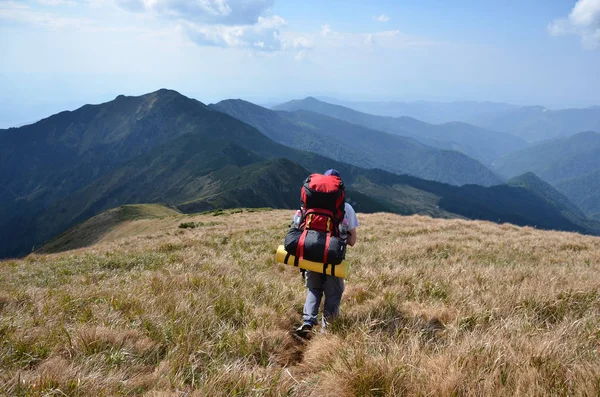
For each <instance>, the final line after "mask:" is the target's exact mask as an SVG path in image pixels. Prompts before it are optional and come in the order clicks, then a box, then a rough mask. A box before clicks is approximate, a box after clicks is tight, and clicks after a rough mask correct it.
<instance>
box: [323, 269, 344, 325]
mask: <svg viewBox="0 0 600 397" xmlns="http://www.w3.org/2000/svg"><path fill="white" fill-rule="evenodd" d="M324 290H325V305H324V307H323V327H326V326H327V322H329V321H331V320H333V319H334V318H335V317H337V315H338V314H339V312H340V303H341V302H342V294H343V293H344V279H343V278H341V277H333V276H327V278H326V279H325V285H324Z"/></svg>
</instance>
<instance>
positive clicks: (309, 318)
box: [296, 169, 358, 335]
mask: <svg viewBox="0 0 600 397" xmlns="http://www.w3.org/2000/svg"><path fill="white" fill-rule="evenodd" d="M323 175H326V176H329V175H333V176H337V177H338V178H340V179H341V177H340V173H339V172H338V171H336V170H335V169H330V170H327V171H325V173H324V174H323ZM344 209H345V215H344V219H343V220H342V222H340V225H339V227H340V238H342V239H344V240H346V243H347V244H348V245H350V246H354V244H356V237H357V236H356V228H357V226H358V219H357V218H356V212H354V208H352V206H351V205H350V204H348V203H345V204H344ZM306 288H308V291H307V294H306V302H305V303H304V311H303V315H302V320H303V323H302V325H301V326H300V327H299V328H298V329H297V330H296V333H297V334H299V335H306V334H308V333H309V332H310V331H311V330H312V328H313V327H314V326H315V325H317V324H318V320H317V316H318V314H319V306H320V305H321V299H322V297H323V294H325V304H324V307H323V318H322V323H321V324H322V325H321V327H322V329H325V328H326V326H327V323H328V322H329V321H331V320H332V319H333V318H335V317H336V316H337V315H338V313H339V309H340V302H341V300H342V293H343V292H344V279H343V278H341V277H334V276H331V275H325V274H321V273H316V272H311V271H308V270H307V271H306Z"/></svg>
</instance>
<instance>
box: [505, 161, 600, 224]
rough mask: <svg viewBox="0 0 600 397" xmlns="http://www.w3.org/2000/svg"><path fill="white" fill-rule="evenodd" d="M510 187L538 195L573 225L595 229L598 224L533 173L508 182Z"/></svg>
mask: <svg viewBox="0 0 600 397" xmlns="http://www.w3.org/2000/svg"><path fill="white" fill-rule="evenodd" d="M507 184H508V185H509V186H517V187H522V188H525V189H526V190H529V191H531V192H533V193H534V194H536V195H537V196H538V197H540V198H542V199H545V200H546V202H548V203H549V204H551V205H553V206H554V207H555V208H556V211H557V212H559V213H560V214H561V215H563V216H564V217H565V218H567V219H569V220H571V221H572V222H573V223H576V224H580V225H588V226H591V227H595V225H597V223H596V222H595V221H590V220H588V219H587V217H586V214H585V213H584V211H582V210H581V209H580V208H579V207H578V206H577V205H576V203H574V202H572V201H571V200H569V199H568V198H567V197H566V196H565V195H563V194H562V193H560V191H559V190H557V189H555V188H554V187H552V185H550V184H549V183H547V182H545V181H543V180H542V179H540V178H539V177H538V176H537V175H535V174H534V173H532V172H528V173H525V174H523V175H520V176H517V177H515V178H513V179H511V180H509V181H508V182H507Z"/></svg>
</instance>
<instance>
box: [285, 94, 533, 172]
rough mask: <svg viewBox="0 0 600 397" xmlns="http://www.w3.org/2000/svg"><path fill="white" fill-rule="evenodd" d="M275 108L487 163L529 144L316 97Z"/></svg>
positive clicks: (475, 129)
mask: <svg viewBox="0 0 600 397" xmlns="http://www.w3.org/2000/svg"><path fill="white" fill-rule="evenodd" d="M274 110H285V111H298V110H305V111H311V112H316V113H321V114H325V115H327V116H330V117H335V118H338V119H341V120H344V121H347V122H349V123H353V124H358V125H362V126H364V127H367V128H370V129H374V130H378V131H384V132H388V133H391V134H396V135H400V136H406V137H412V138H415V139H417V140H419V141H420V142H422V143H425V144H427V145H430V146H434V147H437V148H440V149H446V150H448V149H450V150H456V151H459V152H462V153H464V154H466V155H468V156H470V157H473V158H475V159H477V160H479V161H481V162H483V163H484V164H491V163H492V162H493V160H494V159H495V158H497V157H500V156H502V155H505V154H507V153H510V152H512V151H514V150H517V149H521V148H523V147H525V146H526V143H525V141H523V140H522V139H520V138H517V137H516V136H513V135H510V134H507V133H504V132H496V131H490V130H486V129H483V128H481V127H476V126H473V125H470V124H466V123H462V122H450V123H445V124H438V125H435V124H428V123H425V122H422V121H419V120H416V119H413V118H410V117H382V116H375V115H371V114H367V113H361V112H357V111H355V110H352V109H349V108H346V107H343V106H339V105H332V104H330V103H327V102H322V101H319V100H317V99H315V98H312V97H308V98H305V99H303V100H295V101H291V102H287V103H284V104H282V105H279V106H276V107H275V108H274Z"/></svg>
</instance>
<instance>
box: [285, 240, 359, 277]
mask: <svg viewBox="0 0 600 397" xmlns="http://www.w3.org/2000/svg"><path fill="white" fill-rule="evenodd" d="M275 261H277V262H279V263H283V264H285V265H291V266H294V262H295V261H296V257H295V256H294V255H292V254H288V252H287V251H286V250H285V248H284V247H283V245H280V246H279V248H277V253H276V254H275ZM298 267H299V268H300V269H304V270H310V271H311V272H317V273H325V274H327V275H331V276H335V277H341V278H346V275H347V274H348V267H349V263H348V262H347V261H342V263H340V264H339V265H332V264H327V265H325V264H323V263H317V262H312V261H307V260H306V259H302V260H299V261H298ZM323 270H325V271H323Z"/></svg>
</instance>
